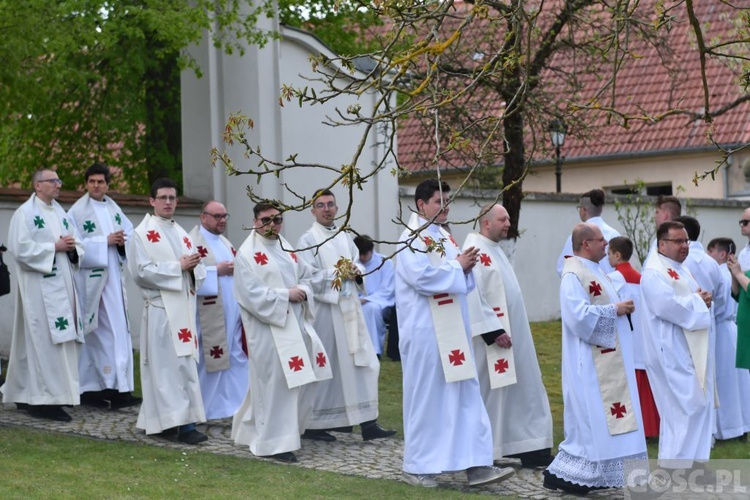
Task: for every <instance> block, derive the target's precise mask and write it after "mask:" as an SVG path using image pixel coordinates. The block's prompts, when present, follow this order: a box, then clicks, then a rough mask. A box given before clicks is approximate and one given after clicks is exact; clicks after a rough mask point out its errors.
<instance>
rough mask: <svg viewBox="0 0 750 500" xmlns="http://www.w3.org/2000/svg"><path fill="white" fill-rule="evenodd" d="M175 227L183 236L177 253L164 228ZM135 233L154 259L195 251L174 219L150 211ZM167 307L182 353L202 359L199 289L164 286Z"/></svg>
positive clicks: (175, 341)
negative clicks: (197, 315)
mask: <svg viewBox="0 0 750 500" xmlns="http://www.w3.org/2000/svg"><path fill="white" fill-rule="evenodd" d="M165 230H167V231H175V232H176V233H177V235H178V237H179V240H180V245H181V249H182V253H180V254H175V252H174V250H173V249H172V245H170V243H169V240H168V239H167V237H166V235H165V234H163V232H164V231H165ZM133 233H134V234H135V236H136V237H137V238H139V239H140V240H141V242H142V243H143V247H144V248H145V250H146V253H147V254H148V256H149V259H150V260H151V261H152V262H168V261H175V260H179V258H180V257H181V256H182V255H186V254H188V255H189V254H192V253H193V252H195V247H194V246H193V242H192V240H191V239H190V237H189V236H188V234H187V233H186V232H185V230H184V229H182V228H181V227H180V226H179V225H178V224H177V223H175V222H174V221H166V220H164V221H163V222H160V220H159V218H157V217H156V216H153V215H151V214H146V216H145V217H144V218H143V221H142V222H141V223H140V224H139V225H138V227H136V228H135V230H134V232H133ZM159 293H160V294H161V298H162V302H163V303H164V309H165V310H166V312H167V321H168V322H169V330H170V333H171V334H172V342H173V343H174V348H175V351H176V352H177V355H178V356H193V357H194V358H195V359H196V360H197V359H198V337H197V335H196V334H195V331H196V329H195V314H191V311H195V290H193V287H192V285H190V286H189V287H188V292H187V293H186V292H185V290H184V289H181V290H164V289H160V290H159Z"/></svg>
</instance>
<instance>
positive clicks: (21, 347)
mask: <svg viewBox="0 0 750 500" xmlns="http://www.w3.org/2000/svg"><path fill="white" fill-rule="evenodd" d="M66 224H67V225H68V226H69V227H65V225H66ZM72 230H73V228H72V224H70V223H69V222H67V219H66V218H65V211H64V210H63V209H62V207H61V206H60V205H59V204H58V203H57V202H56V201H54V200H53V201H52V203H51V204H50V205H47V204H46V203H44V202H43V201H41V200H40V199H39V198H37V196H36V195H31V197H30V198H29V200H28V201H26V202H25V203H24V204H23V205H21V207H20V208H19V209H18V210H16V211H15V213H14V214H13V217H12V218H11V220H10V229H9V231H8V251H9V253H10V254H11V255H12V256H13V258H14V259H15V260H16V264H17V266H16V273H15V276H16V280H17V285H16V292H15V293H16V310H15V318H14V322H13V336H12V341H11V347H10V357H9V360H8V372H7V376H6V381H5V384H4V385H3V387H2V392H3V402H5V403H26V404H30V405H77V404H79V403H80V396H79V389H78V349H79V342H82V341H83V323H82V321H80V320H76V319H75V318H76V317H79V318H80V315H79V313H80V307H79V305H80V302H79V301H78V298H77V293H76V290H75V284H74V273H75V271H76V269H77V267H78V266H77V265H74V264H71V262H70V259H69V258H68V255H67V254H66V252H55V244H54V242H55V241H56V240H57V239H59V238H60V237H62V235H64V234H71V232H72ZM76 251H77V252H78V257H79V261H80V259H82V258H83V256H84V251H83V245H82V244H81V243H80V240H79V239H78V238H76ZM45 295H46V297H45ZM47 298H51V299H52V300H53V301H54V304H51V303H49V302H48V301H47V300H45V299H47ZM51 308H56V310H54V311H53V310H51ZM63 316H66V317H67V319H66V318H64V317H63ZM58 318H59V319H58ZM76 323H80V324H79V325H76ZM51 324H52V325H55V326H50V325H51ZM55 330H58V331H55ZM63 331H64V332H65V333H66V336H65V338H64V339H63V338H55V337H56V335H59V334H62V333H63Z"/></svg>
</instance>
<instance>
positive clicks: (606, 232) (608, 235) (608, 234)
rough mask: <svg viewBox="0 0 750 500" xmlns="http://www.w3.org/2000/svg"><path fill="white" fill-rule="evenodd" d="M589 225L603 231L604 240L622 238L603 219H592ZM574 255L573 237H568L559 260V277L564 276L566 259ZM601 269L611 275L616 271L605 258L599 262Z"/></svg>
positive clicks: (588, 221) (589, 220)
mask: <svg viewBox="0 0 750 500" xmlns="http://www.w3.org/2000/svg"><path fill="white" fill-rule="evenodd" d="M586 223H588V224H594V225H595V226H597V227H598V228H599V229H601V230H602V236H604V239H605V240H607V241H609V240H611V239H612V238H615V237H617V236H620V233H619V232H618V231H617V229H615V228H613V227H612V226H610V225H609V224H607V223H606V222H604V219H602V218H601V217H591V218H590V219H588V220H587V221H586ZM572 255H573V237H572V236H568V239H567V240H565V244H564V245H563V249H562V252H560V256H559V257H558V258H557V268H556V269H557V274H558V276H562V272H563V265H564V264H565V259H566V258H569V257H571V256H572ZM599 267H601V268H602V271H604V274H609V273H611V272H612V271H614V270H615V269H614V268H613V267H612V266H610V265H609V259H607V258H606V257H604V258H603V259H602V260H601V261H599Z"/></svg>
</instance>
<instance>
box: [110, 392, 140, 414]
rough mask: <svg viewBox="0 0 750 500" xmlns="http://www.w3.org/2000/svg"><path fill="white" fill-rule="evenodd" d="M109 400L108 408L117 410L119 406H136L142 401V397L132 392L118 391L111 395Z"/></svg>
mask: <svg viewBox="0 0 750 500" xmlns="http://www.w3.org/2000/svg"><path fill="white" fill-rule="evenodd" d="M109 401H110V403H111V406H110V408H111V409H113V410H117V409H120V408H128V407H130V406H138V405H139V404H141V403H143V398H137V397H135V396H133V393H132V392H118V393H117V396H112V397H111V398H110V400H109Z"/></svg>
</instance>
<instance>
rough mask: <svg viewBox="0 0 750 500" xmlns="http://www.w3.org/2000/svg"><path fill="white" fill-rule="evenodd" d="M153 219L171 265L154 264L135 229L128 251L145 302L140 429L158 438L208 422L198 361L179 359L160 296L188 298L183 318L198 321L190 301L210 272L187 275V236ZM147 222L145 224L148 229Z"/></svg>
mask: <svg viewBox="0 0 750 500" xmlns="http://www.w3.org/2000/svg"><path fill="white" fill-rule="evenodd" d="M149 217H151V219H152V220H153V223H154V224H156V225H157V226H158V227H159V234H160V235H161V237H162V238H166V240H167V241H168V242H169V245H170V246H171V248H172V251H173V252H174V258H173V259H170V260H165V261H161V262H155V261H153V260H152V259H151V257H150V256H149V253H148V251H147V250H146V248H145V245H146V244H148V242H147V241H143V239H142V238H141V237H139V235H138V233H137V231H138V230H137V229H136V233H135V234H134V236H133V239H132V240H131V242H130V245H129V247H128V267H129V269H130V274H131V276H132V277H133V281H134V282H135V284H136V285H138V287H139V288H140V290H141V295H142V297H143V300H144V302H145V304H144V308H143V320H142V321H141V349H140V352H141V362H140V365H141V390H142V392H143V404H142V405H141V411H140V413H139V414H138V421H137V423H136V427H138V428H139V429H144V430H145V431H146V434H156V433H160V432H162V431H164V430H166V429H171V428H173V427H178V426H181V425H187V424H192V423H195V422H204V421H205V420H206V415H205V412H204V410H203V400H202V398H201V389H200V381H199V380H198V367H197V363H196V360H195V357H194V356H193V355H187V356H178V355H177V351H176V349H175V342H174V339H173V333H172V331H171V328H170V325H169V319H168V317H167V311H166V309H165V308H164V301H163V299H162V296H161V290H169V291H176V292H181V296H183V297H184V298H185V300H184V308H183V309H184V311H183V312H182V314H185V315H191V316H193V317H195V309H194V308H191V306H190V301H189V300H188V296H189V295H190V294H194V293H195V290H196V289H197V288H199V287H200V285H201V283H202V282H203V280H204V279H205V277H206V269H205V267H203V264H198V265H197V266H196V267H195V268H194V269H193V271H192V272H190V271H183V270H182V267H181V265H180V260H179V259H180V256H181V255H182V254H183V252H184V250H183V242H182V241H181V240H180V234H186V233H185V232H184V230H182V228H179V229H180V232H178V229H177V228H178V227H179V226H178V225H177V223H176V222H175V221H174V220H166V219H163V218H161V217H156V216H148V215H147V216H146V219H148V218H149ZM146 219H144V221H143V222H142V223H141V224H145V223H146Z"/></svg>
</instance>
